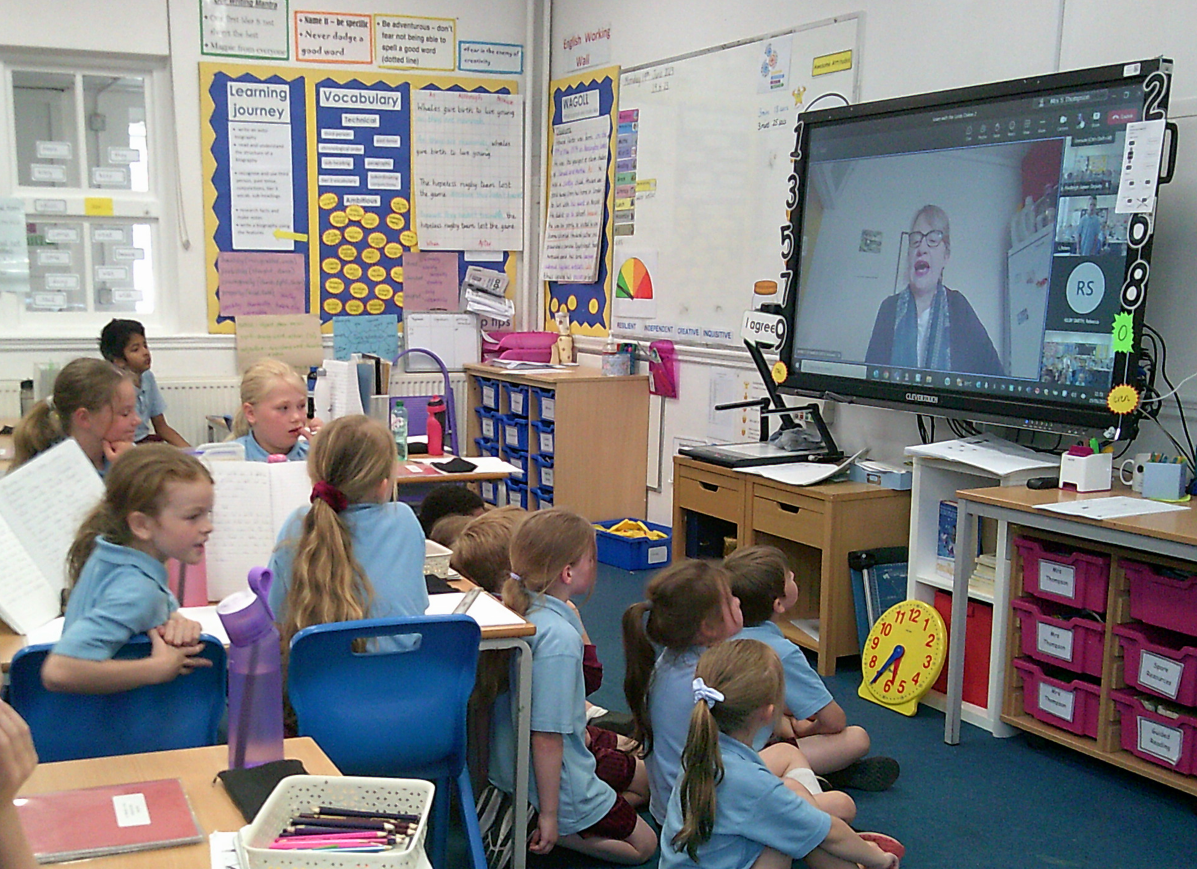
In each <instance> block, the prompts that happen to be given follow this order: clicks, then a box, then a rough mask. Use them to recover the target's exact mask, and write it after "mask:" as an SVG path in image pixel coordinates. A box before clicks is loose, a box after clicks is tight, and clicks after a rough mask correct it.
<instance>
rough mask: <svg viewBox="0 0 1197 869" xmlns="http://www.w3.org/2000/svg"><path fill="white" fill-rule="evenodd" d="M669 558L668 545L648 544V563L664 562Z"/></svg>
mask: <svg viewBox="0 0 1197 869" xmlns="http://www.w3.org/2000/svg"><path fill="white" fill-rule="evenodd" d="M668 560H669V547H668V546H650V547H648V563H649V564H664V563H665V562H666V561H668Z"/></svg>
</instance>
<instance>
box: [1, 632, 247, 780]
mask: <svg viewBox="0 0 1197 869" xmlns="http://www.w3.org/2000/svg"><path fill="white" fill-rule="evenodd" d="M200 641H201V642H202V643H203V644H204V650H203V651H202V652H201V653H200V657H204V658H207V659H208V660H210V661H211V662H212V666H211V667H197V668H196V669H195V670H193V671H192V672H191V673H189V674H187V675H185V676H179V677H178V678H176V679H172V680H171V681H169V682H165V683H163V684H161V685H143V686H142V687H140V688H134V689H132V690H130V691H118V692H116V693H115V694H66V693H60V692H56V691H47V690H46V688H45V686H44V685H42V662H43V661H45V660H46V656H47V655H48V654H49V653H50V650H51V649H52V648H54V647H53V645H52V644H49V643H46V644H42V645H36V646H26V647H25V648H23V649H21V650H20V651H19V652H17V653H16V654H15V655H14V656H13V659H12V666H11V668H10V669H9V676H10V679H11V683H10V685H9V703H10V704H11V705H12V707H13V709H15V710H16V711H17V712H19V713H20V715H21V717H22V718H24V719H25V721H27V722H28V723H29V729H30V730H31V731H32V732H33V745H34V748H36V749H37V755H38V759H39V760H41V762H43V763H49V762H52V761H58V760H77V759H79V758H85V757H107V756H110V755H116V754H137V753H140V752H144V751H166V750H168V749H174V748H197V747H199V746H203V745H216V744H217V728H218V727H219V725H220V719H221V718H222V717H223V715H224V709H225V702H226V697H225V686H226V683H227V681H228V664H227V663H226V661H227V659H226V656H225V651H224V646H222V645H221V643H220V640H218V639H216V638H215V637H212V636H209V635H208V634H204V635H202V636H201V637H200ZM149 654H150V641H149V639H148V638H147V637H145V636H139V637H136V638H134V639H132V640H130V641H129V642H128V643H126V644H125V645H124V646H122V647H121V649H120V651H119V652H117V654H116V657H117V658H145V657H148V656H149Z"/></svg>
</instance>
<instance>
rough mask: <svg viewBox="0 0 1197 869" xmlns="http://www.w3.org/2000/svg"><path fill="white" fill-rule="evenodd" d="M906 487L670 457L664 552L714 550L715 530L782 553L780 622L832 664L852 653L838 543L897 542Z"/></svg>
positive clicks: (849, 546) (906, 512) (855, 648)
mask: <svg viewBox="0 0 1197 869" xmlns="http://www.w3.org/2000/svg"><path fill="white" fill-rule="evenodd" d="M909 524H910V493H909V492H895V491H893V490H891V489H883V488H880V487H879V486H873V485H868V484H866V483H828V484H823V485H818V486H803V487H798V486H790V485H787V484H784V483H777V482H774V481H771V480H766V479H765V478H764V477H761V476H758V475H754V474H745V473H741V472H739V471H733V470H731V469H730V468H720V467H718V466H716V465H710V464H705V463H703V462H699V461H696V460H694V459H690V458H687V457H685V456H675V457H674V460H673V555H674V558H675V559H676V558H682V557H685V556H687V555H690V556H696V555H705V556H711V557H718V556H721V555H722V554H723V546H724V540H725V539H733V540H734V541H735V543H736V545H738V546H749V545H753V544H757V543H762V544H769V545H771V546H776V547H778V548H779V549H781V550H782V551H783V552H785V553H786V557H787V559H788V560H789V562H790V566H791V568H792V569H793V571H794V576H795V578H796V579H797V582H798V590H799V596H798V602H797V603H796V604H795V605H794V607H793V608H792V609H791V610H790V611H789V612H788V613H787V614H786V618H785V619H784V620H783V622H782V624H781V629H782V631H783V633H785V635H786V636H787V637H789V638H790V640H792V641H793V642H795V643H797V644H798V645H800V646H803V647H805V648H808V649H812V650H814V651H815V652H817V653H818V656H819V661H818V670H819V673H820V674H822V675H824V676H830V675H832V674H834V673H835V661H836V658H838V657H841V656H843V655H856V654H859V653H860V647H859V644H858V642H857V637H856V616H855V606H854V604H853V600H852V583H851V579H850V576H849V570H848V553H849V552H851V551H853V550H856V549H874V548H877V547H881V546H901V545H903V544H905V542H906V538H907V535H908V529H909Z"/></svg>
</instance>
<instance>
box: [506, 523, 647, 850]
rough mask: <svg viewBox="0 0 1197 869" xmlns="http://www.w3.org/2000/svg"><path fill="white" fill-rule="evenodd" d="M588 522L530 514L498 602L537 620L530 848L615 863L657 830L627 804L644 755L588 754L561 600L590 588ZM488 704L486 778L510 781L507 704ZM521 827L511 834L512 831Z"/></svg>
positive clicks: (511, 739) (578, 637)
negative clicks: (491, 717) (490, 732)
mask: <svg viewBox="0 0 1197 869" xmlns="http://www.w3.org/2000/svg"><path fill="white" fill-rule="evenodd" d="M596 555H597V552H596V547H595V539H594V528H593V526H592V525H591V524H590V523H589V522H587V521H586V520H585V519H583V518H582V517H581V516H578V515H577V514H575V513H571V512H569V511H568V510H564V509H560V508H554V509H551V510H542V511H540V512H537V513H533V514H532V515H530V516H529V517H528V518H527V519H525V520H524V521H523V523H521V524H520V526H519V528H518V529H516V532H515V536H514V538H513V539H512V541H511V568H512V574H511V576H510V578H509V579H508V580H507V582H506V583H505V584H504V586H503V602H504V603H505V604H506V605H507V606H508V607H510V608H511V609H513V610H515V611H516V612H518V613H520V614H521V615H523V616H524V617H525V618H526V619H528V621H530V622H532V623H533V624H535V625H536V633H535V634H534V635H533V636H531V637H529V638H528V641H529V644H530V645H531V647H532V776H531V782H530V787H529V796H530V799H531V800H532V803H533V805H535V806H536V808H537V810H538V812H539V816H538V818H537V822H536V830H535V831H534V832H533V834H532V839H531V842H530V844H529V846H528V847H529V850H531V851H532V852H533V853H536V854H547V853H548V852H550V851H552V850H553V847H554V846H555V845H558V844H559V845H562V846H563V847H566V848H569V849H571V850H574V851H578V852H581V853H583V854H587V855H589V856H593V857H598V858H601V859H605V860H610V861H613V862H617V863H632V864H635V863H643V862H644V861H645V860H647V859H648V858H649V857H650V856H651V855H652V854H653V852H654V851H655V850H656V848H657V837H656V835H655V834H654V833H653V831H652V829H651V828H650V827H649V826H648V824H647V823H645V821H644V819H642V818H641V817H640V816H639V815H637V814H636V810H635V808H633V804H635V803H643V801H644V799H645V798H646V796H647V793H646V791H647V778H646V776H645V773H644V768H643V763H642V762H641V761H639V760H638V759H636V758H635V757H634V756H632V755H630V754H622V755H621V757H622V758H623V762H622V763H620V762H619V758H616V757H614V756H608V757H606V758H604V760H603V761H602V762H596V757H595V755H594V754H593V753H592V752H591V751H590V750H589V749H588V748H587V742H586V712H585V698H586V692H585V681H584V679H583V674H582V656H583V651H582V648H583V639H582V634H583V628H582V623H581V620H580V619H579V618H578V615H577V613H576V612H575V611H574V610H573V609H572V608H571V607H570V606H569V599H570V598H571V597H572V596H574V595H586V594H589V593H590V592H591V591H592V590H593V589H594V581H595V576H596V574H597V572H598V562H597V559H596ZM506 700H508V696H507V695H505V696H504V697H500V698H499V700H498V701H497V702H496V704H495V728H494V734H495V736H494V740H493V748H492V751H491V765H490V772H491V775H490V780H491V783H492V784H494V785H495V786H496V787H497V788H499V789H500V790H502V791H504V792H506V793H508V794H510V793H512V792H513V791H514V789H515V781H514V778H515V776H514V768H513V767H514V764H513V756H514V744H515V736H514V730H513V728H512V720H513V716H512V708H511V703H510V702H505V701H506ZM516 835H519V832H518V831H517V832H516Z"/></svg>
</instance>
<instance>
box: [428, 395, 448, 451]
mask: <svg viewBox="0 0 1197 869" xmlns="http://www.w3.org/2000/svg"><path fill="white" fill-rule="evenodd" d="M444 419H445V402H444V400H443V399H442V398H441V397H440V396H439V395H434V396H433V397H432V398H431V399H430V400H429V401H428V426H427V432H428V455H430V456H443V455H444V454H445V423H444Z"/></svg>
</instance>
